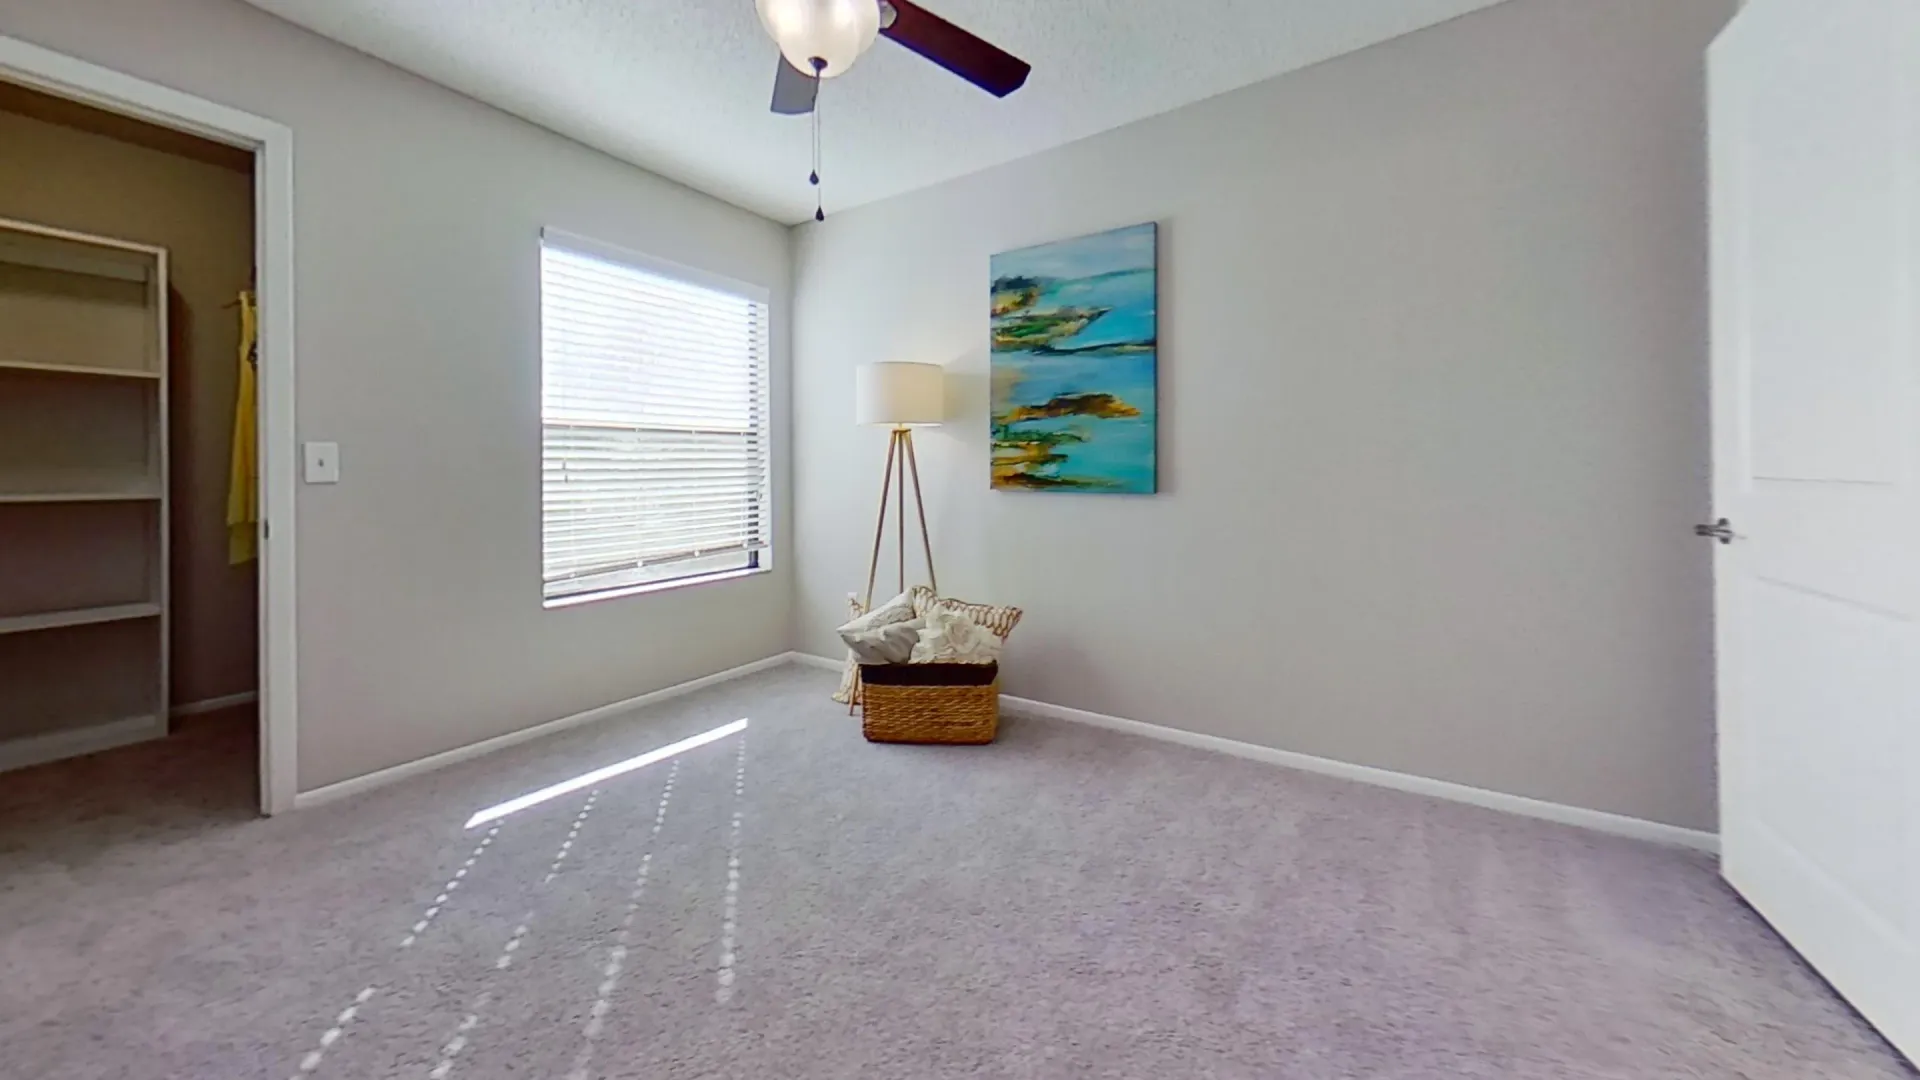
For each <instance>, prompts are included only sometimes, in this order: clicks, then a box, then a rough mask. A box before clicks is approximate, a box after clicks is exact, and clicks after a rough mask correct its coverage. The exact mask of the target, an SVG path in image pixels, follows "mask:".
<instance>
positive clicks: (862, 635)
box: [840, 619, 926, 664]
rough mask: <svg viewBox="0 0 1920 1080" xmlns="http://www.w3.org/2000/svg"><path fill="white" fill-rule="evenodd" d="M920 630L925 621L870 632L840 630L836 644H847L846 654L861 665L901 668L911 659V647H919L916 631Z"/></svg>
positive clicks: (894, 625) (918, 633) (911, 621)
mask: <svg viewBox="0 0 1920 1080" xmlns="http://www.w3.org/2000/svg"><path fill="white" fill-rule="evenodd" d="M848 625H852V624H851V623H849V624H848ZM924 626H926V620H925V619H908V620H907V621H906V622H896V623H887V624H886V625H885V626H878V627H875V628H873V629H871V630H848V629H846V628H844V627H843V628H841V630H840V640H842V641H844V642H846V643H847V649H848V651H850V652H852V653H853V655H854V658H855V659H857V660H859V661H860V662H861V663H863V664H904V663H906V662H907V658H908V657H909V656H912V655H913V647H914V645H916V644H917V643H919V641H920V630H921V628H922V627H924Z"/></svg>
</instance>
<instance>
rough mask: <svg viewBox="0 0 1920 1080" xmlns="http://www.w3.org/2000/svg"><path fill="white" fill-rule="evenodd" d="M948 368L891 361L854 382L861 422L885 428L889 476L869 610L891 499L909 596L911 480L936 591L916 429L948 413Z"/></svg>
mask: <svg viewBox="0 0 1920 1080" xmlns="http://www.w3.org/2000/svg"><path fill="white" fill-rule="evenodd" d="M946 376H947V373H946V369H945V368H943V367H941V366H940V365H938V364H910V363H902V362H898V361H888V362H885V363H879V364H867V365H864V366H863V367H861V368H860V370H859V371H858V372H857V373H856V375H855V378H854V395H853V402H854V404H853V413H854V420H855V422H856V423H861V424H885V425H887V426H888V427H890V428H892V429H893V430H892V431H891V432H890V433H889V434H890V436H891V437H890V438H889V439H888V441H887V471H886V474H885V479H884V480H883V481H882V482H881V484H880V518H879V520H878V521H877V522H875V523H874V527H873V559H872V560H871V561H870V562H869V563H868V564H867V592H866V599H865V600H864V601H863V608H864V609H865V610H868V611H871V610H872V609H873V583H874V581H875V580H876V579H878V578H879V576H880V548H881V546H882V544H883V543H884V542H885V540H886V536H887V499H888V497H889V496H892V497H893V499H894V501H895V510H896V513H895V520H894V532H895V547H896V550H897V553H898V555H899V558H900V591H901V592H906V591H907V481H908V479H909V478H911V479H912V481H913V506H914V509H915V511H916V512H917V514H918V517H919V519H920V547H921V550H922V551H923V552H925V553H926V557H927V584H928V585H930V586H932V587H933V590H934V591H935V592H939V591H940V584H939V582H938V580H936V579H935V578H934V575H933V541H932V539H931V538H930V537H928V535H927V507H926V503H925V502H924V501H923V500H922V499H921V498H920V463H919V461H918V460H917V459H916V458H915V457H914V453H913V429H914V428H915V427H931V426H933V425H936V424H938V423H940V421H941V420H942V419H943V418H944V417H945V414H946Z"/></svg>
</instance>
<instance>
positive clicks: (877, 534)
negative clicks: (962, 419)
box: [847, 431, 905, 716]
mask: <svg viewBox="0 0 1920 1080" xmlns="http://www.w3.org/2000/svg"><path fill="white" fill-rule="evenodd" d="M899 454H900V433H899V432H898V431H896V432H894V433H893V437H892V438H890V439H888V440H887V467H886V469H885V470H883V471H882V472H881V474H880V477H881V480H880V517H879V519H878V520H876V521H875V522H874V523H873V558H872V559H869V560H868V561H867V592H866V598H865V599H864V600H862V601H861V602H860V607H861V609H862V610H863V611H872V610H873V582H874V579H875V578H878V577H879V576H880V543H881V541H882V540H884V539H885V538H886V535H887V496H888V495H890V494H892V493H893V471H894V469H895V467H896V464H897V462H898V459H899ZM901 483H902V486H903V487H904V485H905V481H904V480H903V481H902V482H901ZM903 591H904V590H903ZM860 697H861V694H860V676H859V674H858V673H857V672H856V673H855V675H854V680H853V693H851V694H849V695H847V715H848V716H852V715H853V710H854V709H855V708H857V707H858V706H859V702H860Z"/></svg>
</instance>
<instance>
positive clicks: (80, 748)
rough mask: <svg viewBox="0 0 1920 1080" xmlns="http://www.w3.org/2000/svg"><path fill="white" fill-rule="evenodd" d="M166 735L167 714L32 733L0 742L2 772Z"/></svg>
mask: <svg viewBox="0 0 1920 1080" xmlns="http://www.w3.org/2000/svg"><path fill="white" fill-rule="evenodd" d="M166 735H167V720H166V717H164V716H136V717H133V718H131V719H128V720H115V721H112V722H111V723H106V724H95V725H94V726H92V727H85V728H78V729H76V730H73V731H56V732H52V733H50V734H47V735H32V736H28V737H27V738H24V739H13V740H10V741H8V742H0V772H8V771H10V770H13V769H24V768H27V767H28V766H31V765H44V764H46V763H47V762H49V761H59V760H61V759H62V758H70V757H79V756H80V755H82V754H97V753H99V752H100V751H102V750H113V749H115V748H117V747H122V746H132V745H133V744H134V743H141V742H146V741H147V740H149V739H163V738H165V737H166Z"/></svg>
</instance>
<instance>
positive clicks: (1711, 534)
mask: <svg viewBox="0 0 1920 1080" xmlns="http://www.w3.org/2000/svg"><path fill="white" fill-rule="evenodd" d="M1693 535H1695V536H1699V537H1703V538H1705V539H1708V540H1718V541H1720V542H1721V543H1722V544H1731V543H1733V542H1734V541H1735V540H1737V539H1739V534H1738V533H1736V532H1734V531H1733V522H1731V521H1728V520H1727V519H1726V518H1721V519H1720V520H1719V521H1716V522H1714V523H1713V524H1711V525H1695V526H1694V527H1693Z"/></svg>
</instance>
